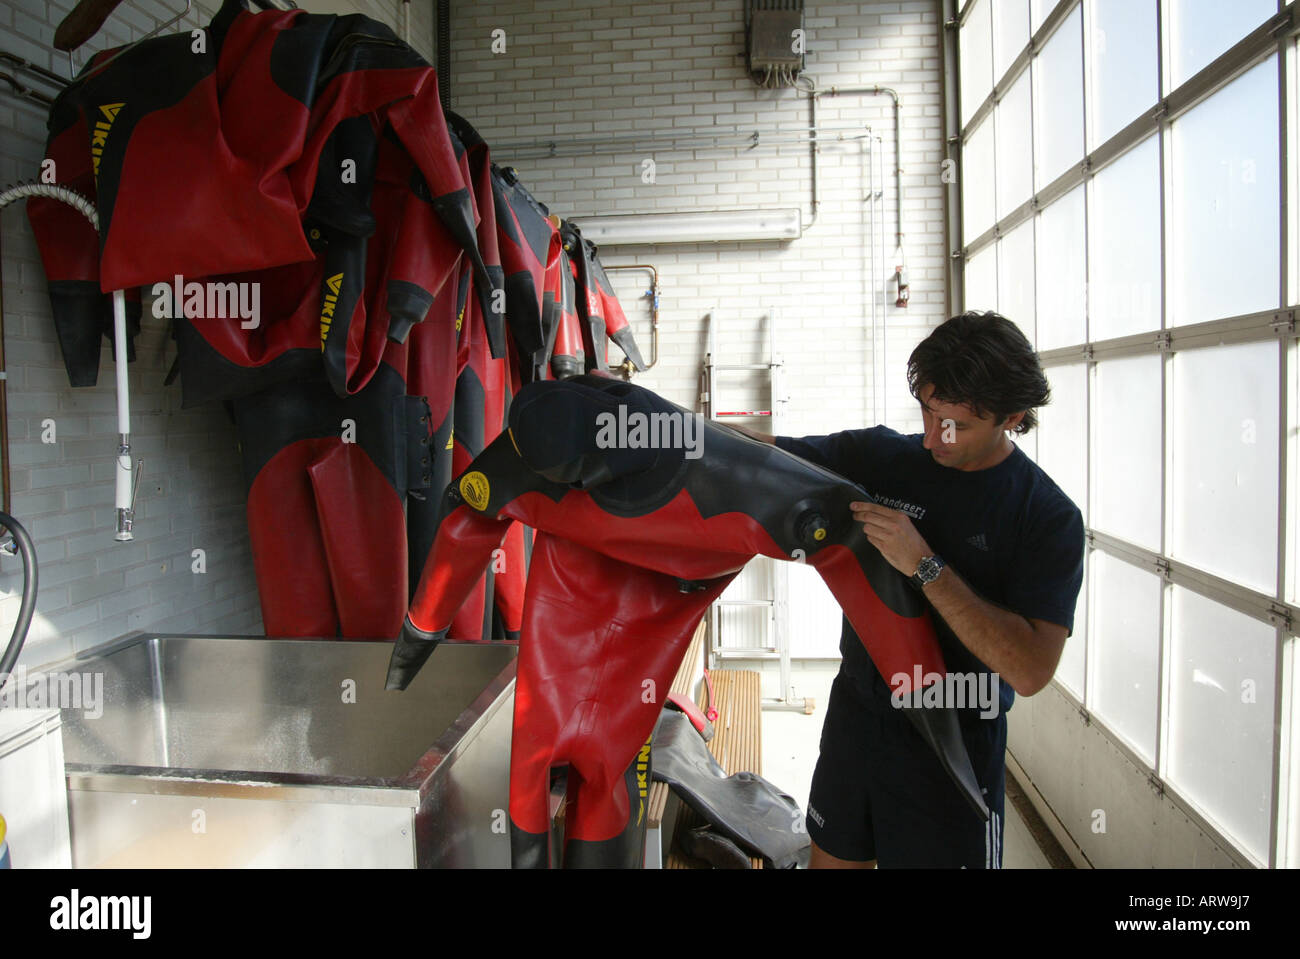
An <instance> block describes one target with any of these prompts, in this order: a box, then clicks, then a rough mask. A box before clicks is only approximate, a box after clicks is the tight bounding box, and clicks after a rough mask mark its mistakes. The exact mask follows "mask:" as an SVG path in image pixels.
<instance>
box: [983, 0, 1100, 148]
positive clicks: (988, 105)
mask: <svg viewBox="0 0 1300 959" xmlns="http://www.w3.org/2000/svg"><path fill="white" fill-rule="evenodd" d="M1081 2H1082V0H1060V2H1059V3H1057V5H1056V6H1055V7H1053V8H1052V12H1051V13H1049V14H1048V15H1047V16H1046V17H1044V18H1043V22H1042V24H1041V25H1040V26H1039V28H1038V31H1037V32H1036V33H1031V34H1030V37H1029V42H1028V43H1027V44H1025V47H1024V49H1023V50H1021V51H1020V53H1018V54H1016V58H1015V59H1014V60H1012V61H1011V65H1010V66H1008V67H1007V69H1006V72H1005V73H1004V74H1003V75H1002V76H1000V77H996V76H995V77H994V78H993V88H992V89H991V90H990V91H989V92H988V95H987V96H985V97H984V99H983V100H982V101H981V102H980V105H979V107H978V108H976V110H975V112H974V113H972V114H971V117H970V119H969V120H968V121H967V122H966V124H965V126H964V127H963V128H962V137H963V139H964V138H965V137H966V136H967V134H969V133H970V131H971V130H973V129H974V128H975V127H977V126H979V121H980V119H981V118H983V117H985V116H987V115H988V114H989V112H990V111H991V110H992V109H993V105H994V104H995V103H997V101H998V100H1000V99H1002V96H1003V95H1004V94H1005V93H1006V91H1007V90H1009V89H1010V88H1011V86H1012V85H1013V84H1014V83H1015V82H1016V81H1017V80H1019V79H1020V75H1021V74H1022V73H1023V72H1024V71H1025V70H1027V69H1029V64H1030V62H1031V61H1032V60H1033V59H1034V58H1035V57H1037V56H1038V54H1039V52H1040V51H1041V50H1042V49H1043V46H1044V45H1045V44H1046V43H1047V41H1048V40H1050V39H1052V35H1053V34H1054V33H1056V31H1057V28H1058V27H1060V25H1061V24H1062V23H1064V22H1065V19H1066V17H1068V16H1069V15H1070V14H1071V13H1073V12H1074V8H1075V7H1077V6H1079V4H1080V3H1081ZM972 6H974V4H973V3H967V4H966V6H965V7H964V8H963V9H962V12H961V16H960V18H959V24H960V25H959V27H958V29H962V28H964V27H965V26H966V20H967V19H968V17H969V11H970V9H971V7H972ZM996 33H997V29H996V28H995V27H994V25H993V9H992V7H990V8H989V54H990V67H989V68H990V69H992V60H993V59H995V58H994V57H992V53H993V37H994V35H995V34H996Z"/></svg>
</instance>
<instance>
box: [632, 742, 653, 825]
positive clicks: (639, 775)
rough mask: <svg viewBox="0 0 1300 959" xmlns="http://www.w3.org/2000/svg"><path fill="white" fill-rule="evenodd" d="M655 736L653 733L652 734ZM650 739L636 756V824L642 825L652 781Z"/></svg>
mask: <svg viewBox="0 0 1300 959" xmlns="http://www.w3.org/2000/svg"><path fill="white" fill-rule="evenodd" d="M651 735H652V737H653V734H651ZM649 778H650V740H649V739H647V740H646V741H645V745H644V746H642V747H641V751H640V752H639V753H638V754H637V757H636V794H637V799H638V801H639V805H638V808H637V813H636V824H637V825H638V826H639V825H641V820H642V819H644V818H645V799H646V796H647V795H648V794H649V790H650V783H649V782H648V780H649Z"/></svg>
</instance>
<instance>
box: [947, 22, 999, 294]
mask: <svg viewBox="0 0 1300 959" xmlns="http://www.w3.org/2000/svg"><path fill="white" fill-rule="evenodd" d="M957 2H958V0H943V16H944V22H945V23H949V22H952V21H955V20H956V19H957V16H956V9H957ZM957 33H958V31H957V30H940V31H939V43H940V55H941V57H942V62H943V105H942V110H943V140H944V146H945V156H946V157H947V158H948V159H949V160H951V159H953V153H954V152H955V153H956V161H957V175H956V176H955V177H951V178H950V179H949V180H948V182H946V183H945V184H944V206H945V210H944V212H945V216H944V225H945V227H946V230H947V241H948V242H947V246H946V249H947V250H948V251H949V256H948V263H947V276H948V288H947V296H946V299H947V302H946V304H945V306H946V310H945V315H947V316H953V315H955V314H957V313H960V312H962V311H963V310H964V309H965V303H966V261H965V259H964V258H963V257H962V256H961V255H960V253H959V251H960V250H961V248H962V246H963V243H962V240H963V231H964V230H965V223H964V218H963V215H962V202H963V193H962V191H963V189H964V187H963V180H964V173H965V170H966V154H965V149H964V144H963V141H962V138H961V54H960V47H959V45H958V37H957ZM940 180H941V181H942V180H943V178H942V177H940ZM996 213H997V211H996V210H995V211H994V215H995V216H996Z"/></svg>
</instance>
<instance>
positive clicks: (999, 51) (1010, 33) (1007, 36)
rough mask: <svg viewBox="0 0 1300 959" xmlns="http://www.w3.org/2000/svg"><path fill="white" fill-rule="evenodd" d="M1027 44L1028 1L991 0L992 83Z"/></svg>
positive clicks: (1000, 76)
mask: <svg viewBox="0 0 1300 959" xmlns="http://www.w3.org/2000/svg"><path fill="white" fill-rule="evenodd" d="M1027 43H1029V0H993V82H994V83H997V82H999V81H1000V80H1001V79H1002V77H1003V75H1005V74H1006V72H1007V68H1008V67H1010V66H1011V63H1012V61H1014V60H1015V59H1016V57H1017V56H1019V54H1020V51H1021V50H1023V49H1024V48H1025V45H1026V44H1027Z"/></svg>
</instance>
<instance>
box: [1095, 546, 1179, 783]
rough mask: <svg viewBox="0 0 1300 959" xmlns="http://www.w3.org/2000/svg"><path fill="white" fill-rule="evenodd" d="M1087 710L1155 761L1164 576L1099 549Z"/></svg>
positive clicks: (1147, 758) (1142, 755)
mask: <svg viewBox="0 0 1300 959" xmlns="http://www.w3.org/2000/svg"><path fill="white" fill-rule="evenodd" d="M1092 574H1093V576H1095V577H1096V580H1095V583H1096V585H1095V592H1094V596H1095V601H1094V605H1093V609H1092V627H1093V628H1092V635H1091V637H1090V638H1089V646H1090V647H1091V652H1092V663H1091V667H1090V668H1091V675H1090V678H1089V682H1088V703H1087V705H1088V708H1089V709H1091V710H1092V711H1093V712H1094V713H1096V714H1097V716H1098V717H1099V718H1100V719H1101V720H1102V721H1103V722H1104V723H1105V724H1106V725H1107V726H1109V727H1110V728H1111V729H1113V730H1114V731H1115V732H1117V733H1118V734H1119V735H1120V736H1122V737H1123V738H1124V739H1125V740H1126V741H1127V742H1128V744H1129V745H1130V746H1132V747H1133V749H1134V750H1135V751H1136V752H1137V753H1138V755H1140V756H1141V757H1142V758H1143V759H1145V760H1146V761H1147V762H1148V763H1149V764H1152V765H1154V764H1155V758H1156V725H1157V715H1156V714H1157V710H1158V708H1159V707H1158V705H1157V697H1158V691H1159V687H1160V666H1159V653H1160V589H1161V580H1160V577H1159V576H1157V575H1156V574H1155V573H1151V572H1147V571H1146V570H1144V569H1140V568H1139V567H1137V566H1133V565H1131V564H1130V563H1126V562H1125V561H1124V560H1122V559H1116V558H1115V557H1114V556H1110V555H1108V554H1106V553H1103V552H1101V551H1100V550H1095V551H1094V552H1093V554H1092Z"/></svg>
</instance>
